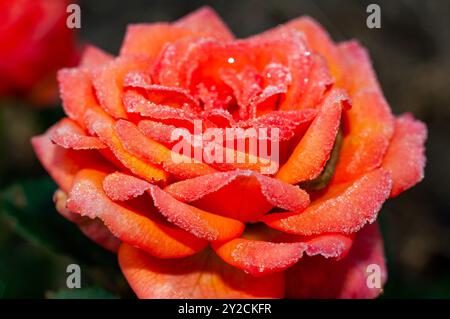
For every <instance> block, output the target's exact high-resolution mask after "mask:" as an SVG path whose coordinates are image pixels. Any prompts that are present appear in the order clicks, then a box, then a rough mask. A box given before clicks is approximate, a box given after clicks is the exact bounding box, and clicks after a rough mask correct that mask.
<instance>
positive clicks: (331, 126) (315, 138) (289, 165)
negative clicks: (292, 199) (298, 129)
mask: <svg viewBox="0 0 450 319" xmlns="http://www.w3.org/2000/svg"><path fill="white" fill-rule="evenodd" d="M345 102H346V96H345V95H344V93H343V92H342V91H340V90H333V91H331V92H330V93H329V94H328V96H327V97H326V98H325V100H324V101H323V102H322V105H321V106H320V109H319V114H318V115H317V116H316V118H315V119H314V121H313V122H312V124H311V125H310V127H309V128H308V130H307V131H306V133H305V135H304V136H303V138H302V139H301V141H300V142H299V143H298V144H297V146H296V147H295V149H294V151H293V152H292V154H291V156H290V157H289V159H288V161H287V162H286V163H285V164H284V165H283V166H282V167H281V168H280V170H279V172H278V174H277V178H279V179H281V180H282V181H285V182H287V183H290V184H296V183H299V182H302V181H306V180H311V179H314V178H316V177H317V176H319V174H320V173H321V172H322V170H323V168H324V166H325V164H326V163H327V161H328V159H329V158H330V154H331V150H332V149H333V146H334V142H335V139H336V135H337V132H338V130H339V125H340V122H341V111H342V105H343V104H344V103H345Z"/></svg>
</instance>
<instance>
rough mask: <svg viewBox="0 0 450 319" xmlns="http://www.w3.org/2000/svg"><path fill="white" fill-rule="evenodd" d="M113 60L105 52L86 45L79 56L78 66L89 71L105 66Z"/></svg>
mask: <svg viewBox="0 0 450 319" xmlns="http://www.w3.org/2000/svg"><path fill="white" fill-rule="evenodd" d="M112 59H113V56H112V55H111V54H109V53H106V52H105V51H103V50H101V49H99V48H97V47H95V46H93V45H87V46H86V47H85V48H84V51H83V54H82V56H81V62H80V66H81V67H82V68H86V69H90V68H95V67H98V66H99V65H102V64H105V63H107V62H109V61H111V60H112Z"/></svg>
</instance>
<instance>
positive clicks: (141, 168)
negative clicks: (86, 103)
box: [85, 108, 167, 182]
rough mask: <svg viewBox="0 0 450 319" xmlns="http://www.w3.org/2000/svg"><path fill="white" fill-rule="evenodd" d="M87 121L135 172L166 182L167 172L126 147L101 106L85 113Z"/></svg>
mask: <svg viewBox="0 0 450 319" xmlns="http://www.w3.org/2000/svg"><path fill="white" fill-rule="evenodd" d="M85 123H86V127H88V129H89V130H90V131H91V133H93V134H97V135H98V137H99V138H100V140H101V141H102V142H103V143H105V144H106V145H108V147H109V149H110V150H111V151H112V153H113V154H114V156H115V158H117V159H118V160H119V162H120V163H121V164H123V166H125V167H126V168H127V169H129V170H130V171H131V172H132V173H133V174H135V175H137V176H139V177H141V178H143V179H145V180H146V181H150V182H154V181H159V182H164V181H165V180H166V179H167V173H166V172H164V171H163V170H162V169H160V168H159V167H156V166H155V165H152V164H151V163H148V162H145V161H143V160H141V159H139V158H137V157H136V156H133V155H132V154H130V153H128V152H127V151H126V150H125V149H124V147H123V145H122V143H121V142H120V139H119V138H118V136H117V133H116V132H115V130H114V121H113V119H112V118H111V117H110V116H109V115H108V114H106V113H105V112H104V111H102V110H101V109H100V108H92V109H89V110H88V111H87V112H86V114H85Z"/></svg>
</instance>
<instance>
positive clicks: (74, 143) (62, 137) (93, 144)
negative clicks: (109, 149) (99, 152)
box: [50, 118, 106, 150]
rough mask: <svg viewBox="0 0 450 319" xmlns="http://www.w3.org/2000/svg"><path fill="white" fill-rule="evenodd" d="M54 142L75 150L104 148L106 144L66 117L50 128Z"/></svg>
mask: <svg viewBox="0 0 450 319" xmlns="http://www.w3.org/2000/svg"><path fill="white" fill-rule="evenodd" d="M50 139H51V140H52V141H53V143H55V144H57V145H59V146H61V147H64V148H70V149H74V150H89V149H103V148H106V145H105V144H103V143H102V142H101V141H100V140H99V139H98V138H96V137H93V136H89V135H87V134H86V133H85V132H84V130H83V129H82V128H81V127H80V126H79V125H78V124H77V123H76V122H74V121H72V120H70V119H68V118H64V119H62V120H61V121H59V122H58V123H57V124H55V125H53V126H52V127H51V129H50Z"/></svg>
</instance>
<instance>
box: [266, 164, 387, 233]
mask: <svg viewBox="0 0 450 319" xmlns="http://www.w3.org/2000/svg"><path fill="white" fill-rule="evenodd" d="M391 188H392V179H391V176H390V173H389V172H388V171H386V170H383V169H378V170H375V171H373V172H370V173H367V174H365V175H363V176H361V177H360V178H358V179H357V180H355V181H354V182H352V183H347V184H334V185H331V186H330V187H329V188H328V189H327V190H326V191H325V193H323V194H322V196H320V197H319V198H318V199H317V200H315V201H313V202H312V203H311V205H310V206H309V207H308V208H307V209H306V210H304V211H303V212H300V213H274V214H270V215H266V216H264V217H263V218H262V221H263V222H265V223H266V224H267V225H268V226H270V227H273V228H275V229H278V230H281V231H284V232H287V233H291V234H296V235H305V236H309V235H314V234H321V233H326V232H338V233H344V234H350V233H354V232H356V231H358V230H359V229H361V228H362V227H363V226H364V225H365V224H366V223H373V222H374V221H375V219H376V217H377V215H378V211H379V210H380V209H381V206H382V204H383V203H384V201H385V200H386V199H387V198H388V197H389V194H390V192H391Z"/></svg>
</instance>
